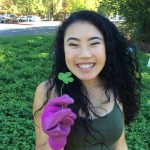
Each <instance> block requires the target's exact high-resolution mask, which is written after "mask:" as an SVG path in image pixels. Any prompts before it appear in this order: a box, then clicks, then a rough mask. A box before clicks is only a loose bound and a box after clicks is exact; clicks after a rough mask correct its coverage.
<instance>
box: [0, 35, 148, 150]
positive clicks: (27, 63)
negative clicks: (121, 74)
mask: <svg viewBox="0 0 150 150" xmlns="http://www.w3.org/2000/svg"><path fill="white" fill-rule="evenodd" d="M52 39H53V38H52V37H50V36H42V35H40V36H24V37H3V38H0V85H1V86H0V129H1V130H0V135H1V136H0V143H1V144H0V150H4V149H7V150H34V141H35V132H34V124H33V120H32V103H33V97H34V91H35V88H36V86H37V85H38V84H39V83H40V82H42V81H44V80H46V79H47V78H48V76H49V74H50V70H51V68H50V66H51V60H50V58H49V56H48V53H49V51H50V44H51V42H52ZM138 53H139V60H140V64H141V66H142V69H143V72H142V76H143V79H142V82H143V84H144V87H143V89H142V94H141V110H140V113H139V115H138V116H137V119H136V120H135V121H134V122H133V123H132V124H131V125H130V126H127V127H126V138H127V143H128V145H129V150H148V148H149V147H150V141H149V139H150V122H149V120H150V92H149V91H150V68H147V67H146V64H147V62H148V58H149V57H150V54H145V53H143V52H141V51H139V52H138ZM6 147H7V148H6Z"/></svg>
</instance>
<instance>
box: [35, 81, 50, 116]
mask: <svg viewBox="0 0 150 150" xmlns="http://www.w3.org/2000/svg"><path fill="white" fill-rule="evenodd" d="M49 87H50V82H49V81H44V82H42V83H40V84H39V85H38V86H37V87H36V90H35V94H34V103H33V113H34V112H35V111H36V110H38V109H39V108H41V107H42V105H43V104H44V102H45V101H46V100H47V90H48V89H49Z"/></svg>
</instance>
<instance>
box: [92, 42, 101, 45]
mask: <svg viewBox="0 0 150 150" xmlns="http://www.w3.org/2000/svg"><path fill="white" fill-rule="evenodd" d="M98 44H100V42H94V43H91V44H90V45H98Z"/></svg>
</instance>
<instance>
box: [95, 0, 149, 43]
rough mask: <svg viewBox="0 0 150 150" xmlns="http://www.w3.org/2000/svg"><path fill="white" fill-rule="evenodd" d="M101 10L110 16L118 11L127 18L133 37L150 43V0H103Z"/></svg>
mask: <svg viewBox="0 0 150 150" xmlns="http://www.w3.org/2000/svg"><path fill="white" fill-rule="evenodd" d="M99 4H100V6H99V9H98V10H99V11H101V12H103V13H104V14H106V16H109V15H110V14H115V13H118V14H120V15H122V16H124V18H125V20H126V21H125V24H126V26H127V28H128V30H129V31H131V33H132V34H131V38H133V39H134V40H136V41H140V42H144V43H148V44H149V43H150V1H149V0H136V1H133V0H120V1H115V0H103V1H101V2H100V3H99Z"/></svg>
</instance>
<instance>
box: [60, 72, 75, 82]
mask: <svg viewBox="0 0 150 150" xmlns="http://www.w3.org/2000/svg"><path fill="white" fill-rule="evenodd" d="M71 75H72V73H71V72H66V73H63V72H60V73H59V74H58V79H59V80H62V81H63V83H64V84H68V83H69V82H73V81H74V79H73V78H72V77H71Z"/></svg>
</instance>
